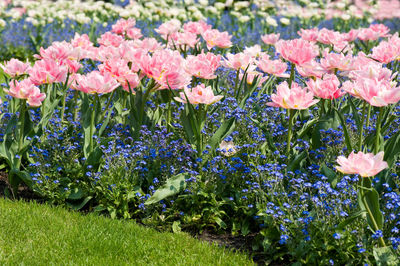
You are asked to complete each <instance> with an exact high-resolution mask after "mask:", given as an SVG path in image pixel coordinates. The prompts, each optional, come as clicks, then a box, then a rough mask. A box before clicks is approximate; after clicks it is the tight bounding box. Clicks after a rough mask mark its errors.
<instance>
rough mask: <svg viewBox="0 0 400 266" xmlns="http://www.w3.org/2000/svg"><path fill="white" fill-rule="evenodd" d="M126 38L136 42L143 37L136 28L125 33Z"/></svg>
mask: <svg viewBox="0 0 400 266" xmlns="http://www.w3.org/2000/svg"><path fill="white" fill-rule="evenodd" d="M126 36H127V37H128V38H129V39H132V40H136V39H140V38H142V37H143V34H142V31H141V30H140V29H138V28H132V29H129V30H127V31H126Z"/></svg>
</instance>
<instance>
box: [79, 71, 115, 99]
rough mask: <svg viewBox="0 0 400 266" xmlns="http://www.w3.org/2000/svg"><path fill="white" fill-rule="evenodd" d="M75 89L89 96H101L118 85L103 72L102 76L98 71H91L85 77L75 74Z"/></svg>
mask: <svg viewBox="0 0 400 266" xmlns="http://www.w3.org/2000/svg"><path fill="white" fill-rule="evenodd" d="M75 80H76V89H77V90H80V91H82V92H84V93H89V94H95V93H97V94H103V93H109V92H112V91H113V90H115V89H116V88H117V87H118V86H119V85H120V84H119V83H118V82H117V81H116V80H115V79H114V78H113V77H112V76H111V74H110V73H108V72H105V73H104V75H102V74H101V73H100V72H99V71H92V72H90V73H89V74H87V75H81V74H76V76H75Z"/></svg>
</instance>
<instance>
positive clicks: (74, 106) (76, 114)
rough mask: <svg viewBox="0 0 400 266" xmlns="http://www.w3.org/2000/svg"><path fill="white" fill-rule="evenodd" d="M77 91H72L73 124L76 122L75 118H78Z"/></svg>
mask: <svg viewBox="0 0 400 266" xmlns="http://www.w3.org/2000/svg"><path fill="white" fill-rule="evenodd" d="M77 104H78V91H77V90H76V91H74V101H73V106H72V108H73V109H74V122H75V121H76V119H77V117H78V107H77Z"/></svg>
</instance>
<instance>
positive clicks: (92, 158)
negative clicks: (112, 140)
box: [84, 147, 103, 171]
mask: <svg viewBox="0 0 400 266" xmlns="http://www.w3.org/2000/svg"><path fill="white" fill-rule="evenodd" d="M101 157H103V151H102V150H101V149H100V148H99V147H96V148H95V149H94V150H93V151H92V152H91V153H90V154H89V156H88V157H87V159H86V161H85V165H84V167H85V169H87V167H88V166H89V165H91V166H92V170H93V171H98V170H99V167H100V164H101Z"/></svg>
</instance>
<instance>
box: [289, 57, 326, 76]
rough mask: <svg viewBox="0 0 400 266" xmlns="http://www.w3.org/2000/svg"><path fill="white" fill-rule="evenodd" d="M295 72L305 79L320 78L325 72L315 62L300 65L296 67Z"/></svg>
mask: <svg viewBox="0 0 400 266" xmlns="http://www.w3.org/2000/svg"><path fill="white" fill-rule="evenodd" d="M296 70H297V72H299V74H300V75H301V76H302V77H305V78H308V77H313V78H322V75H324V74H325V73H326V70H325V69H324V68H322V66H321V65H320V64H319V63H317V62H316V61H315V60H311V61H310V62H307V63H305V64H302V65H301V66H296Z"/></svg>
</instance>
